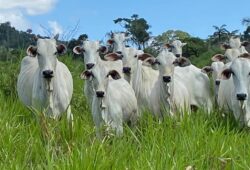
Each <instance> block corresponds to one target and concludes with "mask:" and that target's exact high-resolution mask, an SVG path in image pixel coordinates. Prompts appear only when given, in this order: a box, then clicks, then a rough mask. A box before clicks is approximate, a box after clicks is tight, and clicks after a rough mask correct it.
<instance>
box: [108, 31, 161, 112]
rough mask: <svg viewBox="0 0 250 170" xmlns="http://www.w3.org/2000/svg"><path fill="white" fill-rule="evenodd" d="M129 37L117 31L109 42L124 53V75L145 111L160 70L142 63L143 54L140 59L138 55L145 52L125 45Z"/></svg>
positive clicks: (115, 49)
mask: <svg viewBox="0 0 250 170" xmlns="http://www.w3.org/2000/svg"><path fill="white" fill-rule="evenodd" d="M128 38H129V37H128V36H127V35H126V34H125V33H115V34H113V35H112V37H111V39H110V40H108V43H109V44H112V45H113V47H114V48H113V52H116V53H118V54H122V63H123V73H124V77H125V79H126V80H127V81H128V82H129V83H130V84H131V85H132V87H133V89H134V91H135V94H136V98H137V101H138V106H139V108H140V111H143V110H144V109H145V108H148V106H149V104H150V94H151V90H152V88H153V87H154V85H155V83H156V81H157V78H158V75H159V71H158V70H153V69H152V68H150V67H147V66H144V65H142V62H143V61H142V60H143V56H141V57H140V59H139V60H138V56H139V55H141V54H143V53H144V52H143V51H142V50H137V49H135V48H131V47H125V40H126V39H128Z"/></svg>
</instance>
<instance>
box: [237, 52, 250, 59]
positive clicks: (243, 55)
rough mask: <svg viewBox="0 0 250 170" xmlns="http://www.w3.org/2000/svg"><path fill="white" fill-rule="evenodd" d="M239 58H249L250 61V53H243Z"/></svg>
mask: <svg viewBox="0 0 250 170" xmlns="http://www.w3.org/2000/svg"><path fill="white" fill-rule="evenodd" d="M239 58H247V59H250V54H249V53H243V54H241V55H240V56H239Z"/></svg>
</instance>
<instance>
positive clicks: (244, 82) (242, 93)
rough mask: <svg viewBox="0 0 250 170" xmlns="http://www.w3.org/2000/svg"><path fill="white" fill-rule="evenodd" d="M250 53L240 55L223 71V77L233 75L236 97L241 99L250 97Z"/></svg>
mask: <svg viewBox="0 0 250 170" xmlns="http://www.w3.org/2000/svg"><path fill="white" fill-rule="evenodd" d="M249 59H250V55H248V57H246V55H244V56H240V57H239V58H236V59H234V60H233V61H232V63H231V64H230V66H229V67H228V68H226V69H224V70H222V72H221V79H224V80H226V79H229V78H230V77H232V79H233V84H234V91H235V96H234V97H235V98H236V100H239V101H245V100H247V99H248V96H249V94H248V89H249V83H250V78H249V76H250V60H249Z"/></svg>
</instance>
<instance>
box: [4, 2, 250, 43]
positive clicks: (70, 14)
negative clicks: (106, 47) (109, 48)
mask: <svg viewBox="0 0 250 170" xmlns="http://www.w3.org/2000/svg"><path fill="white" fill-rule="evenodd" d="M249 7H250V0H237V1H235V0H234V1H233V0H209V1H208V0H207V1H203V0H171V1H169V0H137V1H135V0H134V1H132V0H127V1H125V0H107V1H100V0H85V1H84V0H0V22H5V21H6V20H10V21H11V23H12V25H14V26H16V27H17V28H18V29H22V30H26V29H27V28H32V29H33V30H34V32H35V33H40V34H44V29H42V28H41V26H40V25H42V26H43V27H46V28H47V29H49V30H50V31H51V32H54V33H56V32H59V33H61V35H66V34H67V32H68V31H69V30H72V29H73V28H74V26H75V25H76V23H77V21H79V27H78V31H77V32H76V34H75V37H78V35H79V34H83V33H86V34H87V35H88V36H89V39H91V40H102V39H105V34H106V33H107V32H109V31H111V30H113V31H122V30H123V29H122V28H121V27H120V26H119V25H116V24H114V23H113V20H114V19H116V18H118V17H125V18H130V17H131V15H133V14H138V15H139V17H143V18H145V19H146V20H147V22H148V23H149V24H150V25H151V28H150V31H151V32H152V35H159V34H161V33H163V32H165V31H167V30H169V29H174V30H177V29H178V30H182V31H185V32H188V33H190V34H191V35H192V36H198V37H200V38H207V37H208V35H211V34H212V33H213V32H214V28H213V27H212V26H213V25H217V26H221V25H222V24H226V25H227V27H226V28H227V29H228V30H229V31H232V30H235V29H239V30H240V31H241V32H242V31H243V30H245V26H243V25H242V24H241V20H242V19H243V18H244V17H250V10H249ZM68 38H70V37H68Z"/></svg>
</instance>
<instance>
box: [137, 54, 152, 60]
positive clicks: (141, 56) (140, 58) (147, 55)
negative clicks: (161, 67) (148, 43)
mask: <svg viewBox="0 0 250 170" xmlns="http://www.w3.org/2000/svg"><path fill="white" fill-rule="evenodd" d="M147 58H154V56H152V55H151V54H148V53H143V54H140V55H138V60H141V61H144V60H146V59H147Z"/></svg>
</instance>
